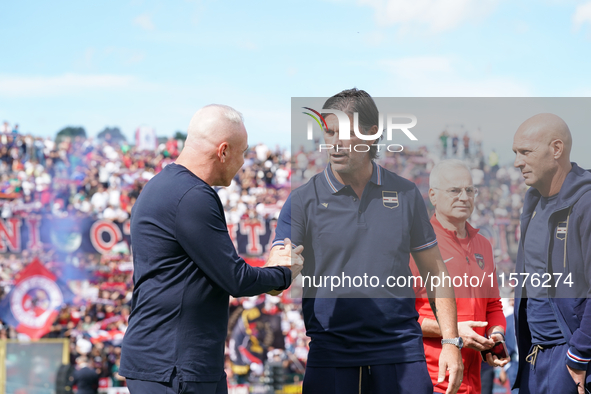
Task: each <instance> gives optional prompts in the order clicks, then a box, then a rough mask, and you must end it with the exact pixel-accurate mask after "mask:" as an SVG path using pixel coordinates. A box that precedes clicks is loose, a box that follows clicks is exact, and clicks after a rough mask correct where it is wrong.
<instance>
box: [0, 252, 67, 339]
mask: <svg viewBox="0 0 591 394" xmlns="http://www.w3.org/2000/svg"><path fill="white" fill-rule="evenodd" d="M72 297H73V294H72V292H71V291H70V290H69V289H68V288H67V287H66V286H65V285H63V284H62V283H60V282H59V281H58V280H57V279H56V277H55V275H54V274H52V273H51V271H49V270H48V269H47V268H45V267H44V266H43V264H41V262H40V261H39V259H34V260H33V261H32V262H31V263H30V264H29V265H27V266H26V267H25V268H23V269H22V270H21V271H20V272H19V273H18V274H17V275H16V278H15V285H14V287H13V288H12V290H11V291H10V293H8V295H7V296H6V297H5V298H4V299H3V300H2V301H1V302H0V318H1V319H2V320H3V321H4V322H5V323H7V324H9V325H11V326H13V327H15V328H16V330H17V331H18V332H20V333H22V334H26V335H27V336H29V337H30V338H31V339H39V338H41V337H42V336H43V335H45V334H47V333H48V332H49V330H50V328H51V325H52V324H53V322H54V321H55V318H56V317H57V315H58V313H59V308H60V307H61V306H62V304H64V303H68V302H70V301H71V299H72Z"/></svg>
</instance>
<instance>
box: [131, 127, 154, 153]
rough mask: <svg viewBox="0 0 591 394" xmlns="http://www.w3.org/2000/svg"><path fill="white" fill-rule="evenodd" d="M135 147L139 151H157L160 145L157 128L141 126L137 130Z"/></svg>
mask: <svg viewBox="0 0 591 394" xmlns="http://www.w3.org/2000/svg"><path fill="white" fill-rule="evenodd" d="M135 147H136V149H137V150H138V151H143V150H149V151H152V152H153V151H155V150H156V148H157V147H158V138H157V137H156V130H154V129H153V128H151V127H147V126H140V127H138V128H137V130H136V131H135Z"/></svg>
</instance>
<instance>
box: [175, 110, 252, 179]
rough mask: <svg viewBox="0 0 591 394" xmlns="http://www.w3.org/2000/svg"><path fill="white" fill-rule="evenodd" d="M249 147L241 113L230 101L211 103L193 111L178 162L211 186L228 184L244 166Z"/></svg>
mask: <svg viewBox="0 0 591 394" xmlns="http://www.w3.org/2000/svg"><path fill="white" fill-rule="evenodd" d="M247 148H248V136H247V133H246V128H245V127H244V123H243V120H242V114H241V113H240V112H238V111H236V110H235V109H234V108H232V107H228V106H227V105H220V104H212V105H208V106H206V107H203V108H201V109H200V110H199V111H197V112H196V113H195V115H193V118H192V119H191V122H190V124H189V128H188V131H187V140H186V141H185V146H184V148H183V151H182V152H181V154H180V155H179V157H178V159H177V160H176V163H177V164H180V165H183V166H185V167H186V168H187V169H188V170H189V171H191V172H193V173H194V174H195V175H197V176H198V177H199V178H201V179H202V180H204V181H205V182H206V183H207V184H208V185H210V186H228V185H230V182H231V181H232V179H233V178H234V176H235V175H236V173H237V172H238V170H239V169H240V167H242V164H243V163H244V153H245V152H246V150H247Z"/></svg>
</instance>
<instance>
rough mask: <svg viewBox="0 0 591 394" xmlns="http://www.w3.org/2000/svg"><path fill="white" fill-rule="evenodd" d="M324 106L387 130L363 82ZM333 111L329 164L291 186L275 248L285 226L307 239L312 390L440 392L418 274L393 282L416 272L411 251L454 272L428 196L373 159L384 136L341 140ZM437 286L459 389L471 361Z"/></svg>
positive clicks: (445, 354)
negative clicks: (426, 341) (428, 358)
mask: <svg viewBox="0 0 591 394" xmlns="http://www.w3.org/2000/svg"><path fill="white" fill-rule="evenodd" d="M323 108H324V109H327V110H328V109H333V110H338V111H342V112H344V113H345V114H347V115H348V116H349V118H350V124H351V125H352V126H351V131H352V133H351V134H353V131H354V129H353V124H354V122H353V120H354V114H355V115H358V122H359V129H361V130H362V133H364V134H366V135H375V134H376V132H377V130H378V126H377V125H378V124H379V120H378V116H379V114H378V110H377V107H376V105H375V103H374V101H373V99H372V98H371V97H370V96H369V94H367V93H366V92H364V91H362V90H357V89H351V90H346V91H343V92H341V93H339V94H337V95H335V96H333V97H331V98H330V99H328V101H327V102H326V103H325V104H324V107H323ZM325 120H326V128H325V129H324V139H325V141H324V142H325V143H326V145H327V146H330V145H332V146H333V148H332V149H331V150H330V151H329V163H330V164H329V165H328V166H327V167H326V169H325V170H324V171H323V172H321V173H319V174H316V175H315V176H313V177H312V179H311V180H310V181H309V182H308V183H306V184H305V185H303V186H302V187H300V188H298V189H296V190H294V191H293V192H292V194H291V195H290V197H289V199H288V201H287V202H286V204H285V205H284V207H283V209H282V211H281V214H280V217H279V221H278V224H277V229H276V234H277V237H276V238H275V242H274V247H273V251H272V252H273V253H274V252H275V251H278V250H280V249H281V248H282V241H281V239H282V238H283V237H284V236H289V237H290V238H291V239H292V241H293V243H294V245H304V252H303V253H302V255H303V256H304V258H305V261H306V265H305V267H304V269H303V271H302V274H303V275H304V276H303V278H304V298H303V300H302V308H303V313H304V321H305V324H306V330H307V334H308V336H310V337H311V338H312V341H311V343H310V353H309V355H308V363H307V367H306V374H305V377H304V385H303V390H304V393H305V394H313V393H322V394H337V393H338V394H348V393H351V394H353V393H372V394H382V393H384V394H385V393H388V394H392V393H396V394H401V393H413V394H419V393H421V394H422V393H432V392H433V385H432V383H431V381H430V378H429V374H428V371H427V366H426V363H425V355H424V351H423V343H422V333H421V328H420V326H419V324H418V323H417V318H418V314H417V311H416V309H415V307H414V302H415V301H414V292H413V289H412V284H407V285H406V286H403V285H401V287H397V286H392V287H391V286H387V285H386V279H387V278H388V277H391V278H394V280H395V279H396V278H397V277H405V278H408V277H409V276H410V275H412V274H411V271H410V268H409V256H410V253H412V254H413V257H414V258H415V261H417V265H419V266H420V270H421V273H422V275H423V276H426V275H430V276H440V275H441V273H445V274H446V275H447V271H446V270H445V265H444V264H443V261H442V259H441V256H440V254H439V249H438V247H437V241H436V239H435V234H434V232H433V228H432V226H431V224H430V223H429V217H428V215H427V210H426V208H425V203H424V201H423V199H422V197H421V194H420V193H419V191H418V189H417V187H416V186H415V185H414V184H413V183H412V182H410V181H408V180H406V179H403V178H401V177H399V176H397V175H396V174H394V173H392V172H390V171H387V170H385V169H384V168H382V167H380V166H379V165H377V164H376V163H375V162H374V161H373V159H374V158H375V157H376V154H377V151H376V148H375V146H374V147H372V149H371V150H369V151H367V152H361V151H363V150H364V149H355V144H362V143H363V144H371V143H372V142H373V141H363V140H361V139H360V138H358V137H357V136H353V135H352V136H351V139H350V140H346V139H343V140H341V139H339V135H338V134H339V133H338V131H339V122H338V119H337V116H335V115H334V114H329V115H326V116H325ZM375 142H377V141H375ZM352 147H353V149H352ZM337 279H338V282H340V283H339V286H336V288H335V286H333V285H334V284H336V282H337ZM327 280H328V282H327ZM377 281H380V282H381V284H380V283H377ZM400 283H401V282H400ZM390 284H392V282H390ZM409 285H410V286H409ZM438 291H439V292H438V293H437V296H438V298H437V299H436V300H434V299H431V300H430V301H431V302H432V304H431V305H432V307H433V310H434V311H435V314H436V316H437V317H438V321H439V324H440V326H441V331H442V333H443V336H442V337H443V338H444V340H445V342H446V344H445V345H444V346H443V351H442V353H441V359H440V370H439V380H440V381H443V380H444V378H445V375H446V370H448V369H449V382H450V384H449V388H448V391H447V392H448V393H455V392H456V391H457V389H458V387H459V382H460V379H461V376H462V368H463V367H462V361H461V355H460V351H459V349H458V348H459V347H461V341H460V339H459V338H457V337H458V332H457V324H456V305H455V300H454V299H453V289H451V288H445V289H442V288H439V289H438ZM442 295H443V297H441V296H442ZM429 296H430V297H435V294H429ZM445 297H447V298H445Z"/></svg>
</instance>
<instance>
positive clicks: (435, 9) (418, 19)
mask: <svg viewBox="0 0 591 394" xmlns="http://www.w3.org/2000/svg"><path fill="white" fill-rule="evenodd" d="M498 1H499V0H358V3H359V4H361V5H368V6H370V7H372V8H374V10H375V15H376V20H377V22H378V24H380V25H382V26H388V25H401V26H403V27H405V28H408V27H411V26H413V25H416V24H419V25H420V26H421V27H425V26H426V27H427V30H429V31H431V32H441V31H445V30H450V29H453V28H455V27H457V26H458V25H459V24H460V23H462V22H464V21H466V20H473V19H475V18H477V17H478V16H481V15H485V14H488V13H489V12H491V11H492V10H493V9H494V7H495V6H496V4H497V2H498Z"/></svg>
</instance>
